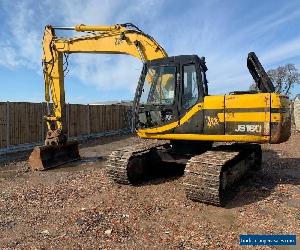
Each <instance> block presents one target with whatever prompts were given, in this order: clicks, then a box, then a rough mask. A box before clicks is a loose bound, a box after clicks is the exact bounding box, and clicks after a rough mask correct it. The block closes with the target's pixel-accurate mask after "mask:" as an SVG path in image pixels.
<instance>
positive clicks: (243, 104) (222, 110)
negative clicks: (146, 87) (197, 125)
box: [137, 93, 289, 143]
mask: <svg viewBox="0 0 300 250" xmlns="http://www.w3.org/2000/svg"><path fill="white" fill-rule="evenodd" d="M288 105H289V100H288V99H286V98H285V99H283V97H282V96H281V95H279V94H277V93H258V94H244V95H217V96H206V97H205V98H204V102H203V103H198V104H197V105H195V106H194V107H192V108H191V109H190V110H189V111H188V112H187V113H186V114H185V115H184V116H183V117H182V118H181V119H180V123H178V121H176V122H172V123H170V124H166V125H164V126H161V127H157V128H149V129H140V130H138V131H137V133H138V136H139V137H141V138H145V139H147V138H148V139H165V140H201V141H240V142H260V143H264V142H268V141H269V140H270V122H273V123H280V122H282V121H283V120H284V119H285V118H287V117H288V116H289V112H286V113H282V112H279V110H278V111H276V112H273V113H272V112H271V109H281V108H286V107H288ZM251 109H253V110H254V111H251ZM200 110H203V111H204V114H205V111H216V112H217V118H218V119H216V120H215V121H216V123H214V124H210V125H211V126H213V125H217V124H218V123H219V122H222V123H226V122H245V123H247V122H252V123H253V122H258V123H264V124H265V126H264V131H262V134H261V135H250V134H249V135H229V134H226V131H225V134H224V135H206V134H170V133H169V134H168V131H169V130H170V129H173V128H176V127H177V126H180V125H182V124H184V123H186V122H188V121H189V120H190V119H191V117H193V116H194V115H195V114H196V113H197V112H199V111H200ZM243 110H245V112H243ZM209 118H211V119H213V118H214V117H209ZM212 121H214V120H208V122H212ZM209 127H210V126H209ZM163 133H165V134H163Z"/></svg>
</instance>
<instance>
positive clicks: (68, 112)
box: [67, 103, 70, 138]
mask: <svg viewBox="0 0 300 250" xmlns="http://www.w3.org/2000/svg"><path fill="white" fill-rule="evenodd" d="M67 128H68V138H70V103H68V104H67Z"/></svg>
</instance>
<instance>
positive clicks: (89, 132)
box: [87, 104, 91, 135]
mask: <svg viewBox="0 0 300 250" xmlns="http://www.w3.org/2000/svg"><path fill="white" fill-rule="evenodd" d="M90 122H91V121H90V104H88V105H87V130H88V131H87V132H88V135H90V134H91V123H90Z"/></svg>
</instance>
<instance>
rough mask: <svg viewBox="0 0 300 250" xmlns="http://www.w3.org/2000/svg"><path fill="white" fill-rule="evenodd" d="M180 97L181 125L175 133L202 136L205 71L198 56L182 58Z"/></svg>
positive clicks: (179, 115) (179, 113) (179, 114)
mask: <svg viewBox="0 0 300 250" xmlns="http://www.w3.org/2000/svg"><path fill="white" fill-rule="evenodd" d="M179 58H180V63H179V64H180V83H179V95H178V117H179V125H178V127H177V128H176V129H175V133H180V134H202V133H203V127H204V112H203V100H204V81H205V70H204V69H203V66H202V65H201V61H200V60H201V59H200V58H199V57H197V56H181V57H179Z"/></svg>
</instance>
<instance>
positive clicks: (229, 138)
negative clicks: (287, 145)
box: [138, 133, 270, 143]
mask: <svg viewBox="0 0 300 250" xmlns="http://www.w3.org/2000/svg"><path fill="white" fill-rule="evenodd" d="M138 135H139V137H141V138H143V139H160V140H191V141H220V142H259V143H264V142H268V141H269V140H270V137H269V136H256V135H204V134H142V133H138Z"/></svg>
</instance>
